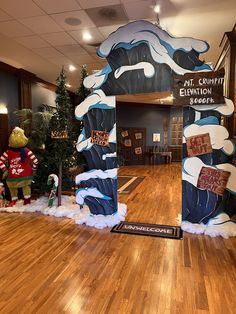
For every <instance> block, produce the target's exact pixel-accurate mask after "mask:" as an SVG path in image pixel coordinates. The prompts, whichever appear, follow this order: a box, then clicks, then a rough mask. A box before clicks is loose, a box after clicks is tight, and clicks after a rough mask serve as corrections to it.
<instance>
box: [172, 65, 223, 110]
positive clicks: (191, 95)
mask: <svg viewBox="0 0 236 314" xmlns="http://www.w3.org/2000/svg"><path fill="white" fill-rule="evenodd" d="M224 74H225V71H224V69H220V70H218V71H212V72H197V73H196V72H195V73H186V74H184V75H175V76H174V90H173V97H174V100H173V104H174V105H181V106H191V105H210V104H212V105H213V104H224V103H225V100H224V96H223V84H224Z"/></svg>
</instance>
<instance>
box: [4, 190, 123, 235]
mask: <svg viewBox="0 0 236 314" xmlns="http://www.w3.org/2000/svg"><path fill="white" fill-rule="evenodd" d="M62 204H63V205H62V206H60V207H57V206H53V207H51V208H50V207H48V198H47V197H44V196H42V197H40V198H39V199H37V200H36V201H32V203H31V204H29V205H23V201H18V202H17V203H16V205H15V206H14V207H8V208H7V207H2V208H0V212H8V213H35V212H40V213H42V214H44V215H49V216H54V217H65V218H70V219H73V220H74V221H75V223H76V224H86V225H87V226H91V227H94V228H98V229H103V228H106V227H109V228H110V227H113V226H115V225H116V224H118V223H119V222H121V221H124V220H125V216H126V211H127V205H125V204H121V203H118V211H117V212H116V213H115V214H113V215H107V216H104V215H92V214H91V213H90V210H89V208H88V207H87V206H86V205H85V206H83V208H82V209H80V208H79V206H78V205H77V204H76V203H75V196H65V195H63V196H62Z"/></svg>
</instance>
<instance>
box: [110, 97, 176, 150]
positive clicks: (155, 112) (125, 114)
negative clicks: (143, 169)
mask: <svg viewBox="0 0 236 314" xmlns="http://www.w3.org/2000/svg"><path fill="white" fill-rule="evenodd" d="M169 116H170V107H166V108H165V107H157V106H152V105H148V104H145V106H140V105H136V106H134V105H133V104H127V105H123V104H122V105H119V103H118V104H117V107H116V119H117V127H140V128H146V131H147V132H146V145H147V146H153V145H163V137H164V119H165V118H167V119H168V120H169ZM153 133H160V134H161V141H160V143H159V142H158V143H157V142H153V141H152V138H153Z"/></svg>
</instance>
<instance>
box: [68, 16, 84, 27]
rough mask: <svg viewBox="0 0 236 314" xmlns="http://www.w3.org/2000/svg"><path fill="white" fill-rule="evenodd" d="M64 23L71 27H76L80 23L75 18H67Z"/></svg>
mask: <svg viewBox="0 0 236 314" xmlns="http://www.w3.org/2000/svg"><path fill="white" fill-rule="evenodd" d="M65 23H66V24H68V25H71V26H77V25H80V24H81V21H80V19H78V18H76V17H67V18H66V19H65Z"/></svg>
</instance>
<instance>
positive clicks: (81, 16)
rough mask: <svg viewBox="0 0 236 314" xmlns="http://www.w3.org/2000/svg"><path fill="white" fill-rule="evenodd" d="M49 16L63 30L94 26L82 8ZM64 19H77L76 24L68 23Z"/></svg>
mask: <svg viewBox="0 0 236 314" xmlns="http://www.w3.org/2000/svg"><path fill="white" fill-rule="evenodd" d="M51 17H52V18H53V19H54V20H55V21H56V22H57V23H58V24H59V25H60V26H61V27H62V28H63V29H65V30H76V29H81V28H87V27H88V28H91V27H95V25H94V24H93V22H92V21H91V19H90V18H89V17H88V15H87V14H86V12H85V11H84V10H80V11H71V12H65V13H59V14H52V15H51ZM66 19H71V22H72V23H73V22H76V19H78V24H77V25H74V24H73V25H70V24H68V23H66V21H65V20H66Z"/></svg>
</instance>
